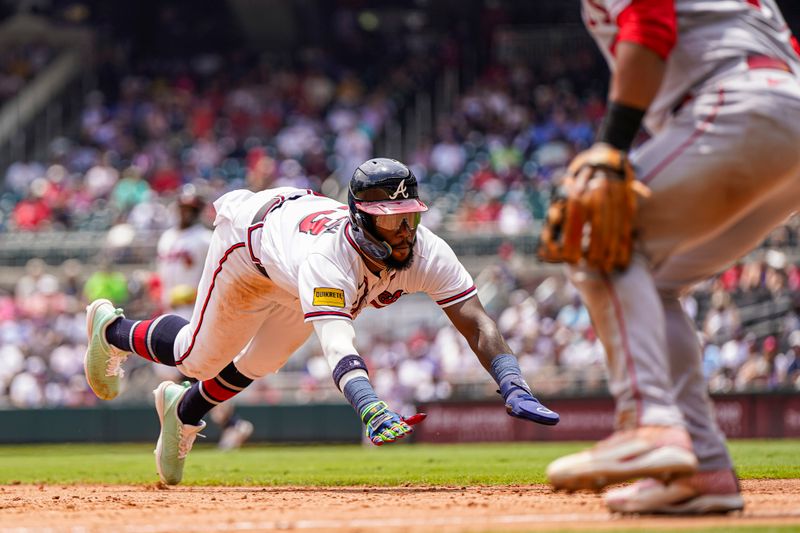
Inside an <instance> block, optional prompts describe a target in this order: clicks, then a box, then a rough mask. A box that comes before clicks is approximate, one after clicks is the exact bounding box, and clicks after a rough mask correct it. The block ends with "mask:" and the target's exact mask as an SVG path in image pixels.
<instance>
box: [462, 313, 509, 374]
mask: <svg viewBox="0 0 800 533" xmlns="http://www.w3.org/2000/svg"><path fill="white" fill-rule="evenodd" d="M467 342H468V343H469V347H470V348H472V351H473V352H475V355H477V356H478V360H479V361H480V362H481V365H483V368H485V369H486V370H487V371H489V372H491V368H492V361H493V360H494V358H495V357H497V355H498V354H510V353H511V348H509V347H508V343H507V342H506V341H505V339H503V336H502V335H500V331H499V330H498V329H497V325H496V324H495V323H494V321H493V320H491V319H490V318H488V317H486V319H484V320H483V321H482V322H481V323H479V324H478V327H476V328H475V333H474V334H473V335H472V336H470V337H467Z"/></svg>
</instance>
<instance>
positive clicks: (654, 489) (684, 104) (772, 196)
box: [540, 0, 800, 513]
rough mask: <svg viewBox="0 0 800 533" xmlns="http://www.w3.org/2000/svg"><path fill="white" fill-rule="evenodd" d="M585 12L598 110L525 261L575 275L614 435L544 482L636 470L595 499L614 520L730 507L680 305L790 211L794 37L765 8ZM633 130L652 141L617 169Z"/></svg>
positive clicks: (795, 156) (730, 481)
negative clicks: (535, 257)
mask: <svg viewBox="0 0 800 533" xmlns="http://www.w3.org/2000/svg"><path fill="white" fill-rule="evenodd" d="M583 17H584V20H585V22H586V25H587V27H588V29H589V31H590V32H591V33H592V34H593V36H594V38H595V40H596V41H597V43H598V44H599V45H600V47H601V49H602V51H603V53H604V54H605V56H606V58H607V59H608V61H609V64H610V65H611V72H612V74H611V83H610V91H609V104H608V110H607V113H606V117H605V120H604V123H603V125H602V127H601V128H600V131H599V133H598V136H597V143H596V144H595V145H593V146H592V147H591V148H590V149H589V150H587V151H586V152H583V153H581V154H579V155H578V156H577V157H576V158H575V160H574V161H573V162H572V164H571V165H570V168H569V172H568V174H567V176H566V179H565V181H564V185H563V187H562V190H561V192H560V193H559V194H558V195H557V196H556V198H555V200H554V201H553V203H552V204H551V207H550V210H549V211H548V220H547V223H546V226H545V230H544V231H543V233H542V246H541V247H540V255H541V256H542V258H543V259H545V260H549V261H566V262H569V263H572V264H573V265H574V267H573V268H572V269H571V277H572V280H573V282H574V283H575V285H576V286H577V287H578V289H579V290H580V291H581V294H582V297H583V300H584V302H585V304H586V306H587V308H588V309H589V312H590V314H591V317H592V320H593V323H594V326H595V328H596V330H597V332H598V334H599V336H600V339H601V340H602V342H603V345H604V347H605V351H606V355H607V359H608V370H609V388H610V390H611V393H612V394H613V396H614V399H615V401H616V411H617V413H616V414H617V424H616V425H617V431H616V432H615V433H614V434H613V435H612V436H611V437H610V438H608V439H606V440H604V441H602V442H600V443H598V444H597V445H596V446H595V447H594V448H592V449H590V450H588V451H586V452H582V453H579V454H574V455H570V456H567V457H562V458H561V459H559V460H557V461H555V462H553V463H552V464H551V465H550V466H549V467H548V477H549V478H550V481H551V482H552V483H553V485H554V486H555V487H556V488H564V489H571V490H574V489H582V488H590V489H599V488H602V487H604V486H606V485H609V484H612V483H616V482H621V481H625V480H628V479H634V478H645V479H643V480H641V481H639V482H637V483H634V484H633V485H629V486H626V487H623V488H620V489H616V490H612V491H610V492H608V493H607V494H606V502H607V504H608V506H609V507H610V509H612V510H614V511H619V512H634V513H635V512H656V513H658V512H663V513H710V512H726V511H735V510H738V509H741V508H742V507H743V505H744V504H743V500H742V497H741V495H740V491H739V487H738V482H737V479H736V475H735V473H734V471H733V465H732V462H731V458H730V455H729V454H728V451H727V448H726V444H725V438H724V435H723V434H722V432H721V431H720V430H719V428H718V427H717V424H716V422H715V419H714V415H713V408H712V404H711V401H710V399H709V397H708V393H707V386H706V383H705V380H704V379H703V373H702V370H701V352H700V345H699V343H698V337H697V335H696V332H695V329H694V325H693V322H692V320H691V319H690V318H689V317H688V316H687V315H686V313H685V312H684V310H683V308H682V306H681V303H680V301H679V297H680V296H681V295H682V294H683V293H684V292H685V291H686V290H687V289H689V288H690V287H691V286H692V285H693V284H695V283H697V282H699V281H702V280H704V279H706V278H707V277H708V276H711V275H712V274H715V273H717V272H719V271H721V270H722V269H724V268H725V267H726V266H728V265H729V264H730V263H732V262H733V261H735V260H736V259H737V258H739V257H741V256H742V255H743V254H745V253H746V252H748V251H749V250H750V249H752V248H753V247H755V246H756V245H758V243H759V242H761V241H762V240H763V239H764V237H765V236H766V235H767V234H768V232H769V231H770V230H771V229H772V228H773V227H774V226H776V225H777V224H779V223H781V222H782V221H783V220H784V219H786V218H787V217H788V216H789V215H790V214H791V213H792V212H794V211H795V210H796V209H797V208H798V205H800V84H799V83H798V74H800V58H798V55H797V46H796V45H797V43H796V41H794V39H793V38H792V36H791V34H790V32H789V29H788V28H787V26H786V22H785V21H784V20H783V17H782V15H781V12H780V10H779V9H778V6H777V4H776V3H775V2H774V1H773V0H726V1H722V0H718V1H716V2H707V1H700V0H648V1H645V0H584V1H583ZM793 48H794V49H793ZM642 121H644V124H645V126H646V127H647V129H648V130H649V131H650V133H651V134H652V138H651V139H650V140H649V141H647V142H646V143H644V144H643V145H642V146H641V147H640V148H638V149H637V150H636V151H635V152H634V153H633V154H632V155H631V157H630V162H629V161H628V156H627V153H628V151H629V150H630V149H631V145H632V143H633V140H634V137H635V136H636V134H637V132H638V131H639V128H640V124H641V123H642ZM634 173H635V174H636V176H635V177H636V178H638V180H639V181H638V182H637V180H636V179H635V178H634ZM642 184H646V186H647V187H648V188H649V192H648V191H646V190H645V187H643V186H642ZM637 197H638V209H637ZM631 243H634V244H633V248H632V247H631ZM632 251H633V253H632V254H631V252H632Z"/></svg>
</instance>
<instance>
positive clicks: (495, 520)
mask: <svg viewBox="0 0 800 533" xmlns="http://www.w3.org/2000/svg"><path fill="white" fill-rule="evenodd" d="M643 518H645V519H647V518H670V517H665V516H663V515H662V516H661V517H656V516H653V515H649V516H645V517H643ZM673 518H674V519H675V520H676V524H675V525H676V526H677V525H679V524H680V520H682V519H683V520H685V519H687V518H692V517H686V516H684V517H673ZM695 518H708V516H705V517H704V516H698V517H695ZM739 518H740V519H741V523H742V525H745V524H747V523H748V522H751V521H752V520H760V519H771V518H772V519H774V518H778V519H780V518H798V519H800V511H791V512H772V513H769V512H767V513H753V514H744V515H739ZM611 521H618V522H619V523H620V525H622V524H625V525H626V526H627V525H630V526H635V525H636V521H637V520H636V519H635V518H632V517H625V518H618V517H617V516H615V515H613V514H611V513H561V514H520V515H500V516H488V515H481V516H463V515H460V516H441V517H430V518H383V519H380V518H355V519H329V520H265V521H253V520H242V521H235V522H220V523H216V524H214V523H204V524H203V525H202V530H203V531H204V532H206V531H270V530H275V531H285V530H290V529H331V530H333V529H343V528H365V529H366V528H369V529H376V528H411V527H435V526H448V527H452V526H473V527H474V526H477V527H480V526H493V525H510V524H542V523H550V524H554V523H560V524H570V523H575V522H581V523H586V522H611ZM100 527H101V526H100V525H95V526H89V525H86V526H82V525H78V526H70V527H63V528H55V527H44V528H42V527H12V528H3V527H0V533H89V532H90V531H96V530H97V529H99V528H100ZM184 529H185V526H182V525H177V526H176V525H170V524H143V525H133V524H131V525H127V526H125V525H122V526H120V525H115V526H114V530H115V533H166V532H169V531H179V530H184Z"/></svg>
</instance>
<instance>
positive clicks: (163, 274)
mask: <svg viewBox="0 0 800 533" xmlns="http://www.w3.org/2000/svg"><path fill="white" fill-rule="evenodd" d="M205 205H206V202H205V200H204V199H203V197H202V196H201V195H200V194H199V193H198V191H197V189H196V188H195V186H194V185H185V186H184V187H183V189H181V191H180V194H179V195H178V199H177V211H178V224H177V225H176V226H174V227H171V228H169V229H168V230H166V231H165V232H164V233H162V234H161V238H160V239H159V240H158V245H157V247H156V250H157V252H158V260H157V265H158V275H159V278H160V279H161V295H162V296H161V303H162V307H163V309H164V312H166V313H169V314H173V315H178V316H180V317H182V318H184V319H186V320H189V319H190V318H192V311H193V310H194V302H195V300H196V299H197V287H198V285H199V284H200V278H201V276H202V275H203V266H204V265H205V261H206V254H207V253H208V249H209V247H210V246H211V235H212V231H211V230H210V229H208V228H207V227H206V226H205V224H203V222H202V220H201V219H200V216H201V214H202V211H203V208H204V207H205ZM176 374H179V375H180V373H179V372H176ZM211 418H212V420H213V421H214V422H215V423H217V424H218V425H219V427H220V428H221V430H222V431H221V434H220V439H219V448H220V449H222V450H231V449H234V448H239V447H241V445H242V444H243V443H244V442H245V441H246V440H247V439H248V438H249V437H250V435H251V434H252V433H253V424H252V423H251V422H250V421H248V420H244V419H242V418H240V417H238V416H237V415H236V414H235V413H234V410H233V404H232V403H224V404H220V405H219V406H217V407H216V408H215V409H212V411H211Z"/></svg>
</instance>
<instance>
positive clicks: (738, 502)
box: [603, 470, 744, 515]
mask: <svg viewBox="0 0 800 533" xmlns="http://www.w3.org/2000/svg"><path fill="white" fill-rule="evenodd" d="M603 499H604V500H605V502H606V505H607V506H608V508H609V510H611V511H613V512H615V513H641V514H681V515H700V514H715V513H730V512H733V511H741V510H742V509H743V508H744V500H743V499H742V494H741V492H740V491H739V484H738V482H737V480H736V475H735V474H734V473H733V472H732V471H730V470H714V471H708V472H698V473H696V474H694V475H693V476H690V477H687V478H681V479H676V480H675V481H673V482H672V483H669V484H664V483H662V482H661V481H658V480H656V479H642V480H640V481H637V482H636V483H633V484H631V485H628V486H627V487H620V488H618V489H613V490H610V491H608V492H607V493H606V495H605V496H604V498H603Z"/></svg>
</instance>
